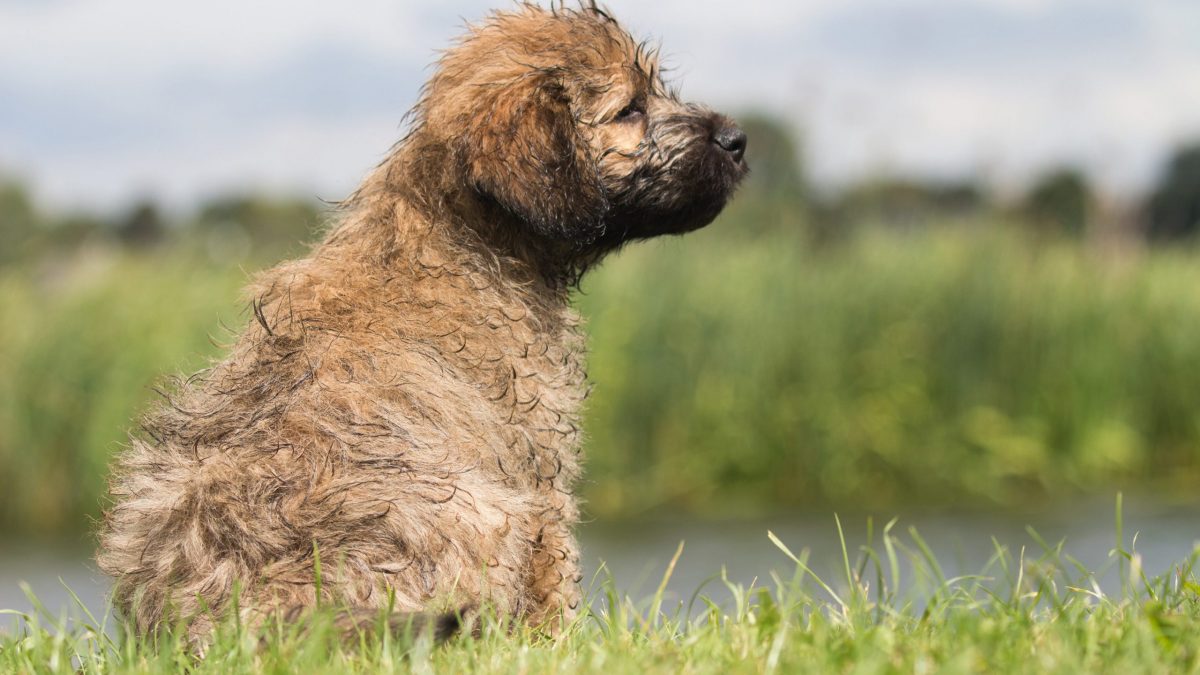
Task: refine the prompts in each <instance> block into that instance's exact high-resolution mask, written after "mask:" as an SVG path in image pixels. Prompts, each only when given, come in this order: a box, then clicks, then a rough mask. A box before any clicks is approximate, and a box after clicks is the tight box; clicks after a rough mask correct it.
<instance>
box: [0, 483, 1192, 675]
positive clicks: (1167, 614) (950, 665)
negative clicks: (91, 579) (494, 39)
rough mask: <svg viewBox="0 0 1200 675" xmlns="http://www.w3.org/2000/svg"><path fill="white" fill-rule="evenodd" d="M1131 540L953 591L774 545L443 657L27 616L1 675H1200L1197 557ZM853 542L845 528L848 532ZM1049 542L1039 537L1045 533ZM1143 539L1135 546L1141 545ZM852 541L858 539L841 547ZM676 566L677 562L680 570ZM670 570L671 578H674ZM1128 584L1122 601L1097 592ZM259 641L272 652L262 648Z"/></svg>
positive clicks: (877, 565)
mask: <svg viewBox="0 0 1200 675" xmlns="http://www.w3.org/2000/svg"><path fill="white" fill-rule="evenodd" d="M1117 523H1118V527H1117V531H1118V534H1117V539H1116V540H1115V541H1116V544H1115V546H1114V551H1113V553H1112V554H1111V560H1110V564H1109V565H1108V567H1106V568H1105V569H1102V570H1098V571H1089V570H1086V569H1084V568H1083V567H1082V566H1081V565H1079V564H1078V563H1077V562H1076V561H1074V560H1072V559H1071V558H1070V557H1069V556H1067V555H1066V554H1064V553H1063V551H1062V544H1061V543H1060V544H1053V545H1051V544H1046V545H1045V546H1044V548H1043V549H1042V550H1040V551H1038V552H1036V553H1034V552H1030V551H1025V550H1021V551H1011V550H1007V549H1004V548H1001V547H999V546H998V545H997V547H996V549H995V552H994V555H993V556H992V559H991V561H990V562H989V563H988V564H987V565H986V567H985V568H984V569H982V570H980V572H979V573H978V574H976V575H970V576H963V577H958V578H949V579H948V578H946V577H945V576H944V574H943V573H942V571H941V567H940V566H939V564H938V562H937V560H935V559H934V558H933V556H932V555H931V554H930V553H929V550H928V547H927V546H926V545H925V544H924V542H923V540H922V539H921V538H920V535H919V534H918V533H917V532H915V531H910V532H909V533H908V534H907V535H897V534H896V533H894V532H893V531H892V527H891V525H890V524H889V525H888V526H886V527H884V528H882V531H881V532H877V533H876V535H877V536H876V538H875V540H874V541H873V542H872V544H871V545H866V546H863V547H862V549H861V550H859V551H846V550H845V544H844V543H843V561H844V569H843V571H842V572H841V576H840V578H838V579H819V578H817V577H815V576H814V575H813V574H812V573H811V572H810V571H809V570H808V567H807V565H806V560H807V558H808V553H807V552H801V553H800V554H798V555H794V554H792V553H791V551H790V550H789V549H788V547H787V545H786V544H785V543H783V542H779V541H778V540H774V539H773V540H774V541H775V542H776V545H777V546H778V548H779V554H780V556H781V560H785V561H787V560H790V562H791V563H792V564H793V565H794V569H795V572H794V573H793V574H792V575H790V576H788V577H786V578H783V577H776V578H772V579H769V580H763V582H762V583H756V584H754V585H752V586H750V587H744V586H741V585H738V584H733V583H730V582H728V581H725V580H723V579H717V580H715V582H714V583H712V584H709V585H708V586H706V587H705V588H704V589H701V590H703V591H704V593H703V594H701V593H699V592H698V593H697V595H696V596H694V597H691V598H685V599H676V598H672V597H670V596H669V595H668V594H666V593H664V591H663V589H664V588H665V586H666V576H664V580H663V584H662V585H661V586H660V588H659V591H658V592H657V593H656V594H655V595H654V596H652V597H650V598H647V599H645V600H644V601H642V602H637V603H635V602H633V601H632V600H630V599H628V598H622V597H619V596H618V595H617V593H616V592H615V591H613V590H612V587H611V583H608V582H601V583H599V584H594V585H593V589H592V597H593V604H592V606H593V610H592V611H591V612H590V613H588V614H587V615H584V616H581V617H580V618H579V619H578V620H577V621H576V622H575V623H573V624H572V625H570V626H569V628H568V629H567V630H566V631H565V632H564V634H563V635H562V636H560V637H559V638H557V639H551V638H548V637H545V636H543V635H539V634H537V633H535V632H532V631H530V630H528V629H527V628H522V627H516V628H514V627H512V626H507V625H505V624H504V623H503V622H499V621H489V622H486V623H485V624H484V628H483V630H482V632H481V634H480V635H479V636H475V637H472V636H470V635H465V636H462V637H459V638H457V639H454V640H453V641H451V642H450V643H448V644H446V645H442V646H433V645H430V644H429V643H428V642H427V641H423V640H416V641H412V640H398V639H393V638H391V637H389V636H386V635H384V634H383V633H382V632H380V633H375V632H370V633H368V634H364V635H363V636H361V637H362V639H361V640H360V641H359V642H358V643H356V644H349V645H347V644H343V643H341V642H339V641H338V640H336V639H334V637H333V634H332V632H331V631H330V630H329V619H328V616H318V617H316V618H315V619H313V620H312V621H311V622H310V623H307V624H305V625H304V626H302V627H298V626H290V627H283V626H274V627H272V628H270V629H268V630H267V631H266V633H265V635H264V636H257V635H251V634H248V633H247V631H245V630H244V629H243V628H242V627H241V626H239V625H237V624H236V623H231V622H226V623H224V624H222V625H221V627H220V629H219V631H218V633H217V637H216V638H215V640H214V641H213V644H212V646H211V647H210V648H209V650H208V652H207V655H206V657H205V658H204V659H203V660H199V661H198V660H196V659H195V658H194V657H193V656H192V655H191V652H190V650H189V649H188V646H187V644H186V643H185V641H184V640H182V639H181V638H180V632H179V631H177V630H176V631H164V632H163V633H162V634H160V635H157V636H156V637H154V638H148V639H147V638H143V639H137V638H128V637H119V635H120V634H121V632H120V631H117V634H118V637H115V638H110V637H107V636H106V635H105V633H104V631H103V625H104V623H105V622H106V621H107V622H109V623H112V622H113V619H112V618H111V617H109V618H108V619H101V620H99V621H98V620H96V619H95V618H92V617H91V616H90V615H87V614H86V613H85V616H86V617H87V618H84V619H81V620H78V621H75V620H71V621H67V620H63V619H57V618H54V617H48V616H45V615H40V616H28V617H26V619H27V620H28V624H27V626H26V627H25V628H24V629H23V631H22V632H20V633H18V634H15V635H9V636H3V635H2V634H0V671H3V672H21V673H26V672H30V673H32V672H64V673H67V672H84V673H160V672H162V673H166V672H179V671H184V670H186V671H189V672H196V673H206V672H214V673H242V672H245V673H285V672H304V673H319V672H329V673H335V672H337V673H340V672H371V673H375V672H447V673H460V672H477V673H560V672H602V673H606V674H614V673H638V674H645V673H776V672H778V673H797V672H802V673H826V672H828V673H981V672H1044V673H1081V672H1089V673H1093V672H1094V673H1101V672H1111V673H1122V674H1126V673H1165V672H1197V671H1200V594H1198V593H1200V585H1197V580H1196V578H1195V576H1194V573H1193V567H1194V565H1195V563H1196V561H1197V559H1198V557H1200V552H1198V553H1196V554H1193V556H1192V557H1191V558H1190V559H1188V560H1186V561H1183V562H1182V563H1180V564H1179V565H1178V566H1176V567H1175V568H1173V569H1172V570H1171V572H1170V573H1169V574H1166V575H1164V576H1162V577H1159V578H1148V577H1146V576H1145V575H1144V574H1143V573H1142V571H1141V567H1140V557H1139V556H1138V554H1137V553H1136V551H1135V550H1133V545H1132V543H1131V541H1123V540H1122V533H1121V532H1120V516H1119V502H1118V520H1117ZM839 532H840V524H839ZM1035 534H1036V533H1035ZM1132 540H1136V538H1133V539H1132ZM843 542H844V539H843ZM672 564H673V563H672ZM669 574H670V568H668V570H667V575H668V576H669ZM1103 574H1115V575H1117V576H1119V577H1120V579H1121V580H1122V584H1121V589H1122V590H1121V591H1119V592H1117V593H1114V594H1111V595H1106V594H1104V593H1102V592H1100V590H1099V586H1098V585H1097V579H1098V577H1099V576H1101V575H1103ZM260 638H261V642H260Z"/></svg>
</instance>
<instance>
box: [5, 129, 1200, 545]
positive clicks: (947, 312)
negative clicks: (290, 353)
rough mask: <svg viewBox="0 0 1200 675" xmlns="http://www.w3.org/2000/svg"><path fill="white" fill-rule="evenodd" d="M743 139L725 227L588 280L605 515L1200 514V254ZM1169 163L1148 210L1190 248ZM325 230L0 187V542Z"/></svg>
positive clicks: (1075, 216)
mask: <svg viewBox="0 0 1200 675" xmlns="http://www.w3.org/2000/svg"><path fill="white" fill-rule="evenodd" d="M747 127H748V128H753V129H754V134H752V137H754V138H774V140H773V141H770V142H769V143H767V144H766V146H765V147H766V148H769V149H770V151H767V152H765V153H764V156H763V162H762V164H761V165H755V173H754V174H753V176H752V178H751V179H750V181H749V183H748V184H747V186H746V187H745V190H744V191H743V193H742V194H741V196H740V197H739V199H737V200H735V202H734V203H733V204H732V205H731V207H730V208H729V209H727V211H726V213H725V214H723V215H722V217H721V218H720V219H719V220H718V222H717V223H715V224H714V225H712V226H711V227H709V228H708V229H706V230H703V231H701V232H699V233H695V234H692V235H689V236H688V237H685V238H681V239H663V240H656V241H653V242H649V243H645V244H640V245H638V246H633V247H630V248H629V249H628V250H627V251H625V252H623V253H621V254H620V255H618V256H616V257H615V258H613V259H611V260H609V261H608V262H606V263H605V264H604V265H603V266H602V267H601V268H600V269H599V270H597V271H596V272H594V273H593V274H592V275H591V276H590V277H588V278H587V279H586V280H585V282H584V285H583V293H582V294H580V296H579V298H578V304H579V306H580V308H581V309H582V310H583V312H584V313H585V315H587V317H588V318H589V321H590V328H589V332H590V335H591V338H590V345H591V356H590V359H591V374H592V377H593V380H594V382H595V385H596V386H595V391H594V395H593V397H592V399H591V400H590V402H589V407H588V420H587V430H588V433H589V437H590V439H589V442H588V448H587V455H588V475H587V479H586V481H585V483H584V485H583V486H582V492H583V496H584V498H585V499H586V506H585V510H586V511H587V513H588V514H590V515H591V516H594V517H599V518H622V517H630V516H636V515H639V514H643V513H646V512H659V513H666V512H679V513H690V514H697V515H704V516H730V517H732V516H739V515H749V514H755V513H762V512H768V511H777V510H782V509H790V508H817V507H820V508H828V507H834V508H838V509H842V510H880V511H894V510H896V509H898V508H912V507H929V508H949V507H953V508H1024V507H1027V506H1029V505H1030V504H1033V503H1037V502H1040V501H1047V500H1054V499H1067V498H1070V497H1073V496H1077V495H1086V494H1096V493H1099V494H1105V495H1108V494H1111V492H1113V491H1114V490H1116V489H1124V490H1126V491H1138V490H1147V491H1149V490H1153V491H1156V492H1157V493H1159V494H1160V495H1164V496H1172V495H1177V496H1180V497H1189V496H1192V495H1194V493H1195V487H1196V485H1197V484H1198V481H1200V406H1197V402H1198V401H1200V377H1198V376H1197V375H1196V373H1197V372H1200V290H1198V289H1200V251H1198V250H1196V249H1195V248H1194V247H1193V246H1192V245H1190V244H1176V245H1174V246H1146V245H1143V244H1142V243H1140V241H1139V240H1137V239H1135V238H1134V237H1132V236H1129V237H1127V238H1125V239H1123V240H1121V242H1119V244H1117V245H1114V244H1112V243H1111V242H1108V241H1097V240H1096V239H1095V237H1091V236H1089V235H1091V234H1093V233H1095V232H1096V231H1097V229H1098V228H1097V227H1095V224H1096V220H1097V218H1099V217H1100V216H1101V211H1100V209H1098V208H1097V206H1096V203H1097V200H1096V198H1095V196H1094V195H1093V193H1092V191H1091V188H1090V187H1089V186H1088V184H1087V179H1086V176H1084V175H1083V174H1081V173H1079V172H1075V171H1070V170H1064V171H1059V172H1053V173H1050V174H1047V175H1046V176H1044V177H1043V178H1042V179H1040V180H1038V181H1035V182H1034V185H1033V186H1032V187H1031V189H1030V191H1029V192H1028V194H1026V195H1024V196H1022V197H1020V198H1019V199H1018V200H1017V202H1015V203H1013V204H1007V205H1006V204H997V203H995V201H994V200H993V198H992V196H991V195H989V194H988V193H987V191H986V190H985V189H983V188H982V187H980V186H978V185H976V184H974V183H972V182H970V181H964V182H958V183H955V182H950V183H945V182H943V183H929V182H922V181H919V180H914V179H911V178H896V177H892V178H887V177H884V178H876V179H873V180H870V181H867V182H864V183H863V184H861V185H857V186H851V187H850V188H848V189H846V190H845V191H843V192H840V193H838V194H834V195H820V194H817V193H815V192H814V191H812V190H810V189H809V187H808V186H807V184H806V181H805V178H804V171H803V166H802V164H801V162H800V161H799V154H798V152H797V150H796V146H795V142H794V141H793V140H792V137H791V136H790V135H789V132H788V131H787V130H786V129H784V128H783V127H782V126H780V125H779V124H778V123H777V122H774V121H772V120H771V119H770V118H765V117H755V118H751V119H750V120H748V121H747ZM1180 157H1182V158H1183V159H1180ZM1180 157H1177V158H1176V159H1175V160H1174V161H1173V163H1171V164H1169V165H1168V168H1167V171H1165V172H1164V178H1163V185H1162V186H1161V187H1160V188H1158V189H1157V190H1156V191H1155V192H1154V194H1152V195H1151V197H1150V199H1149V200H1148V202H1147V205H1146V207H1145V208H1144V209H1142V210H1143V211H1144V212H1145V213H1146V214H1148V215H1147V217H1148V218H1149V217H1150V216H1151V215H1153V214H1162V213H1169V214H1174V215H1172V218H1175V220H1172V221H1171V223H1173V225H1172V226H1171V227H1173V228H1175V229H1172V230H1170V232H1171V234H1170V236H1167V235H1164V234H1162V232H1163V231H1165V230H1159V231H1155V230H1154V229H1153V227H1154V226H1153V225H1147V226H1146V228H1144V229H1145V230H1147V231H1148V232H1149V233H1151V234H1157V235H1159V236H1160V237H1162V238H1165V239H1166V240H1174V241H1177V242H1178V241H1179V240H1181V239H1185V238H1186V236H1187V235H1188V233H1189V232H1190V231H1191V229H1189V227H1190V228H1192V229H1194V228H1195V227H1196V226H1197V223H1191V225H1188V223H1186V222H1184V221H1188V218H1190V217H1191V216H1189V215H1188V214H1189V213H1192V212H1191V211H1189V209H1190V208H1192V206H1189V205H1193V204H1194V203H1200V201H1197V202H1193V201H1192V200H1194V199H1195V198H1196V196H1197V195H1200V185H1198V186H1195V189H1194V190H1190V189H1189V188H1188V187H1187V186H1188V185H1190V183H1188V182H1187V181H1188V180H1190V177H1191V173H1189V172H1190V170H1191V169H1190V167H1191V164H1190V163H1189V161H1190V160H1188V159H1187V157H1188V155H1187V154H1186V152H1183V153H1182V154H1181V155H1180ZM1181 186H1182V187H1181ZM1164 205H1166V206H1164ZM1156 209H1157V210H1156ZM1180 214H1182V215H1180ZM1155 217H1158V216H1155ZM320 220H321V210H320V209H319V208H318V207H317V206H316V205H314V204H313V203H311V202H309V201H306V200H298V199H290V198H278V197H274V198H272V197H263V196H254V195H240V196H230V197H223V198H220V199H217V200H213V201H210V202H207V203H205V204H202V205H201V206H200V208H198V209H197V210H196V211H195V212H193V213H191V214H185V215H180V214H173V213H171V212H169V211H164V210H162V209H161V208H160V207H158V206H156V205H155V204H153V203H149V202H145V203H141V204H138V205H135V206H133V207H132V208H131V209H129V210H128V211H126V212H123V213H116V214H109V215H97V214H68V215H47V214H46V213H44V212H42V211H41V210H39V208H38V207H37V205H36V204H35V203H34V200H32V199H31V198H30V197H29V196H28V194H27V192H25V190H24V189H23V188H22V187H21V186H20V185H17V184H15V183H12V182H8V183H4V182H3V181H0V237H3V239H0V318H2V319H3V320H2V321H0V533H8V534H12V533H17V534H23V535H47V536H49V535H62V534H77V533H80V532H83V531H86V530H87V529H88V528H89V527H90V523H89V520H88V517H89V516H90V517H95V516H97V515H98V514H99V511H100V508H101V504H102V499H103V494H104V490H105V476H106V473H107V466H108V462H109V459H110V457H111V455H112V454H113V453H114V452H116V451H117V450H118V449H119V448H120V446H121V443H122V442H123V439H124V438H125V434H126V432H127V430H128V429H129V428H130V427H131V425H133V424H134V423H135V420H136V417H137V414H138V412H139V411H140V410H141V409H142V408H143V407H144V406H145V405H146V403H147V402H148V401H149V400H150V399H152V398H153V397H154V396H155V395H156V394H155V393H154V390H153V387H154V386H155V384H156V383H158V382H161V381H162V378H163V377H164V376H165V375H170V374H174V373H189V372H192V371H194V370H196V369H197V368H199V367H202V366H203V365H204V364H205V363H206V362H207V360H208V359H210V358H212V357H214V356H216V355H218V354H219V353H220V352H221V346H220V345H221V343H222V342H226V341H228V340H229V335H230V333H229V330H233V331H236V330H237V329H238V328H240V327H241V326H242V325H244V323H245V322H246V321H247V318H248V315H247V313H246V312H245V307H244V303H243V302H242V301H241V300H240V299H239V296H238V288H239V287H240V286H241V285H242V284H243V283H244V282H245V280H246V277H247V275H248V273H249V272H252V271H253V270H254V269H258V268H260V267H263V266H266V265H269V264H271V263H272V262H273V261H275V260H278V259H280V258H282V257H285V256H288V255H295V254H299V253H302V251H303V250H304V246H303V244H304V242H307V241H311V240H312V239H314V238H315V237H316V234H317V233H318V232H319V229H320ZM1154 222H1157V221H1154ZM1189 222H1190V221H1189ZM1180 223H1184V224H1183V225H1181V224H1180ZM1131 234H1136V231H1133V232H1132V233H1131ZM225 326H228V327H230V328H229V329H227V328H225Z"/></svg>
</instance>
